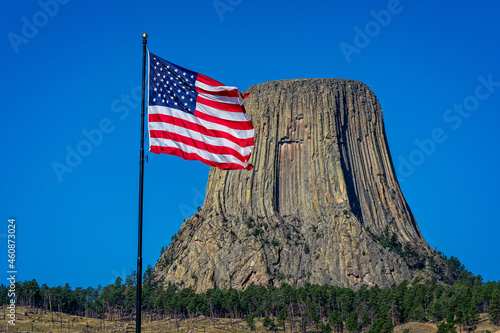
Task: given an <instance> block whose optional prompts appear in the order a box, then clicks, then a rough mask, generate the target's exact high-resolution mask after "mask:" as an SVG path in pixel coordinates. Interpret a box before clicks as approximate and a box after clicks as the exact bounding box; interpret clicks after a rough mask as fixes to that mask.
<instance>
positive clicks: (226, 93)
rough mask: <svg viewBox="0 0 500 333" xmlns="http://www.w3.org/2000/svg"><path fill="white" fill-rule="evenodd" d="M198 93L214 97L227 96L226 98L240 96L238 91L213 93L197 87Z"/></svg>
mask: <svg viewBox="0 0 500 333" xmlns="http://www.w3.org/2000/svg"><path fill="white" fill-rule="evenodd" d="M196 91H198V92H199V93H202V94H207V95H214V96H226V97H238V96H239V91H238V89H232V90H221V91H211V90H205V89H202V88H200V87H198V86H197V87H196Z"/></svg>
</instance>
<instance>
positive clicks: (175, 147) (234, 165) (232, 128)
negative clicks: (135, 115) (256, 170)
mask: <svg viewBox="0 0 500 333" xmlns="http://www.w3.org/2000/svg"><path fill="white" fill-rule="evenodd" d="M242 97H243V96H242V95H241V93H240V92H239V91H238V88H236V87H228V86H224V85H223V84H222V83H220V82H217V81H215V80H214V79H211V78H209V77H207V76H205V75H203V74H200V73H196V72H193V71H190V70H188V69H185V68H183V67H180V66H177V65H175V64H173V63H171V62H169V61H166V60H164V59H162V58H160V57H158V56H156V55H154V54H153V53H151V52H149V85H148V117H149V121H148V127H149V149H150V151H151V152H153V153H156V154H171V155H176V156H179V157H182V158H184V159H186V160H199V161H202V162H203V163H205V164H208V165H210V166H215V167H218V168H219V169H247V170H250V169H251V168H252V167H253V166H252V165H251V164H249V163H248V159H249V158H250V153H251V152H252V149H253V147H254V145H255V139H254V129H253V125H252V122H251V121H250V118H249V117H248V115H247V113H246V112H245V108H244V106H243V102H242Z"/></svg>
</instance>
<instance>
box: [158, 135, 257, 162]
mask: <svg viewBox="0 0 500 333" xmlns="http://www.w3.org/2000/svg"><path fill="white" fill-rule="evenodd" d="M150 131H151V132H152V133H153V137H154V138H155V139H158V140H166V141H170V140H171V141H175V142H178V143H183V144H185V145H187V146H191V147H193V148H197V149H200V151H201V150H203V151H206V152H208V153H211V154H213V155H214V156H218V155H228V156H233V157H235V158H237V159H238V160H240V161H241V162H242V163H244V162H245V161H248V158H250V153H248V155H242V154H241V153H240V152H238V151H237V150H235V149H233V148H231V147H229V146H216V145H212V144H209V143H207V141H206V140H205V141H201V140H196V139H195V138H193V137H192V136H189V134H193V133H180V132H168V131H155V130H150ZM182 134H186V135H182Z"/></svg>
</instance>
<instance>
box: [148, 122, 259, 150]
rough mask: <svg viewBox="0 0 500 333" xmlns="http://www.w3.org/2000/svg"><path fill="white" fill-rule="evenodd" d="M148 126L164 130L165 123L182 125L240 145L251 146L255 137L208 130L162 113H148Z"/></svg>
mask: <svg viewBox="0 0 500 333" xmlns="http://www.w3.org/2000/svg"><path fill="white" fill-rule="evenodd" d="M149 124H150V125H149V128H150V129H151V130H159V131H166V130H168V128H169V127H167V126H165V125H166V124H171V125H175V126H178V127H184V128H186V129H189V130H192V131H196V132H198V133H200V134H201V135H207V136H209V137H215V138H223V139H226V140H229V141H231V142H233V143H235V144H237V145H238V146H240V147H253V146H254V145H255V139H254V137H253V135H252V136H251V137H250V138H247V139H240V138H238V137H235V136H233V135H231V134H229V133H227V132H224V131H218V130H210V129H208V128H206V127H204V126H202V125H200V124H196V123H192V122H190V121H186V120H184V119H181V118H176V117H172V116H167V115H163V114H150V115H149Z"/></svg>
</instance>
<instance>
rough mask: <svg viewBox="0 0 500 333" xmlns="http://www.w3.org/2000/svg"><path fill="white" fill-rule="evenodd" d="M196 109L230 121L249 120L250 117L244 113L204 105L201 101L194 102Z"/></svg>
mask: <svg viewBox="0 0 500 333" xmlns="http://www.w3.org/2000/svg"><path fill="white" fill-rule="evenodd" d="M196 111H200V112H202V113H204V114H207V115H209V116H212V117H217V118H219V119H224V120H231V121H250V117H248V115H247V114H246V113H238V112H230V111H222V110H219V109H216V108H213V107H211V106H208V105H205V104H203V103H202V102H196Z"/></svg>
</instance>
